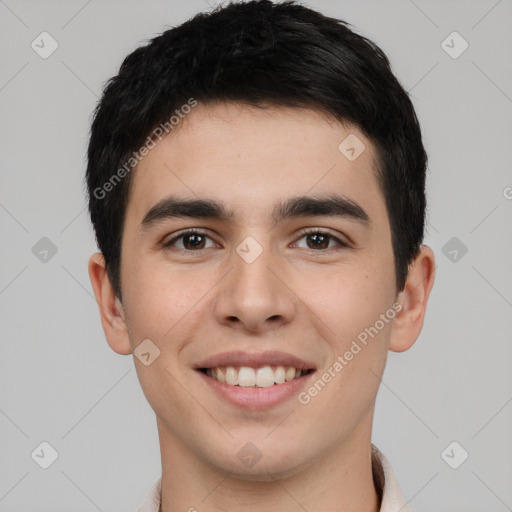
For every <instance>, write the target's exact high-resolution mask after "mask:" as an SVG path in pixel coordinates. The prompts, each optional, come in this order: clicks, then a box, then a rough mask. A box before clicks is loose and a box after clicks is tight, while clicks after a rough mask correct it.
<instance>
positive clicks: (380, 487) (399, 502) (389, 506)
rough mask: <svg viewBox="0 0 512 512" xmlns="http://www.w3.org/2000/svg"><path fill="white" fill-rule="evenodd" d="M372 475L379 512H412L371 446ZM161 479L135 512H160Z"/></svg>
mask: <svg viewBox="0 0 512 512" xmlns="http://www.w3.org/2000/svg"><path fill="white" fill-rule="evenodd" d="M372 473H373V481H374V483H375V488H376V489H377V494H378V496H379V498H380V500H381V505H380V512H412V510H411V509H410V508H409V507H408V506H407V504H406V502H405V500H404V498H403V496H402V493H401V491H400V487H399V486H398V482H397V480H396V478H395V474H394V473H393V470H392V469H391V466H390V464H389V462H388V461H387V459H386V457H384V455H383V454H382V452H381V451H380V450H379V449H378V448H377V447H376V446H375V445H373V444H372ZM161 497H162V477H160V478H159V479H158V480H157V481H156V482H155V483H154V485H153V487H152V488H151V489H150V491H149V493H148V494H147V496H146V498H145V499H144V500H143V501H142V502H141V504H140V505H139V506H138V508H137V510H136V512H160V502H161Z"/></svg>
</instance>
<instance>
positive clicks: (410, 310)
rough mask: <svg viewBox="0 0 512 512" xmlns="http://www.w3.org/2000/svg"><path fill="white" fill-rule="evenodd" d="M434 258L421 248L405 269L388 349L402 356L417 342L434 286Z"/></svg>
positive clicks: (424, 247)
mask: <svg viewBox="0 0 512 512" xmlns="http://www.w3.org/2000/svg"><path fill="white" fill-rule="evenodd" d="M434 271H435V257H434V253H433V251H432V249H430V247H428V246H426V245H422V246H421V249H420V253H419V254H418V256H417V257H416V259H415V260H414V261H413V262H412V263H411V265H410V266H409V272H408V275H407V280H406V283H405V287H404V289H403V291H402V292H400V294H399V299H398V300H399V302H400V304H401V306H402V307H401V309H400V311H399V313H398V314H397V315H396V317H395V319H394V322H393V328H392V331H391V340H390V345H389V349H390V350H392V351H393V352H403V351H405V350H408V349H409V348H411V347H412V345H413V344H414V342H415V341H416V340H417V339H418V337H419V335H420V332H421V329H422V327H423V321H424V319H425V313H426V309H427V303H428V298H429V296H430V291H431V290H432V286H433V285H434Z"/></svg>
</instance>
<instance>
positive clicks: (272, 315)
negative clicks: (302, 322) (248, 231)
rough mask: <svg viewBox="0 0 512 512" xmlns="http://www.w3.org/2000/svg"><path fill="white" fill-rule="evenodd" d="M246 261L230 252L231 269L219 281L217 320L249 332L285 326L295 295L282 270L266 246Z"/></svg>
mask: <svg viewBox="0 0 512 512" xmlns="http://www.w3.org/2000/svg"><path fill="white" fill-rule="evenodd" d="M249 261H250V260H248V261H246V260H245V259H244V258H242V257H241V256H240V255H239V254H238V253H236V252H234V253H233V256H232V261H231V263H232V265H233V267H232V270H231V271H230V272H229V273H228V274H227V276H226V278H225V279H223V280H222V281H221V282H220V283H219V289H218V294H217V297H216V301H215V306H214V308H215V309H214V311H215V317H216V319H217V321H218V322H219V323H220V324H223V325H227V326H230V327H231V328H237V329H239V330H240V331H249V332H252V333H256V332H258V333H264V332H267V331H269V330H272V329H275V328H276V327H279V326H283V325H286V324H287V323H289V322H290V321H291V320H292V318H293V316H294V314H295V311H296V303H297V297H295V296H294V294H293V291H292V290H290V288H289V287H288V286H287V284H286V278H285V274H284V272H283V269H282V268H281V267H280V266H279V265H278V261H277V260H276V259H275V258H273V257H272V254H271V250H270V249H264V250H263V252H262V253H261V254H260V255H259V256H258V257H257V258H256V259H255V260H254V261H251V262H249Z"/></svg>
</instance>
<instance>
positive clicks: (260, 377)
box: [198, 365, 315, 388]
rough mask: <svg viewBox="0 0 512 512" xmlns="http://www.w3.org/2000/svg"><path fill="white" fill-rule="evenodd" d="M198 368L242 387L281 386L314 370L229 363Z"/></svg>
mask: <svg viewBox="0 0 512 512" xmlns="http://www.w3.org/2000/svg"><path fill="white" fill-rule="evenodd" d="M198 370H199V371H200V372H202V373H204V374H205V375H206V376H207V377H210V378H212V379H214V380H216V381H218V382H220V383H223V384H226V385H228V386H234V387H243V388H269V387H272V386H281V385H283V384H285V383H286V382H290V381H293V380H298V379H300V378H301V377H304V376H306V375H309V374H311V373H313V372H314V371H315V370H314V369H313V368H297V367H295V366H283V365H262V366H258V367H251V366H231V365H229V366H215V367H211V368H198Z"/></svg>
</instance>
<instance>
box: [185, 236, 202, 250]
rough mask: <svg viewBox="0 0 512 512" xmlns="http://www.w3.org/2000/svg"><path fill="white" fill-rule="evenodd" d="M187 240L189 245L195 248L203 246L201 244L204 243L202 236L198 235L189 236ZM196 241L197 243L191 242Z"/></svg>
mask: <svg viewBox="0 0 512 512" xmlns="http://www.w3.org/2000/svg"><path fill="white" fill-rule="evenodd" d="M186 238H187V240H188V244H190V245H191V246H192V247H195V248H197V247H198V245H201V243H202V242H203V240H202V235H198V234H194V235H187V236H186ZM194 239H195V242H191V240H194Z"/></svg>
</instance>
